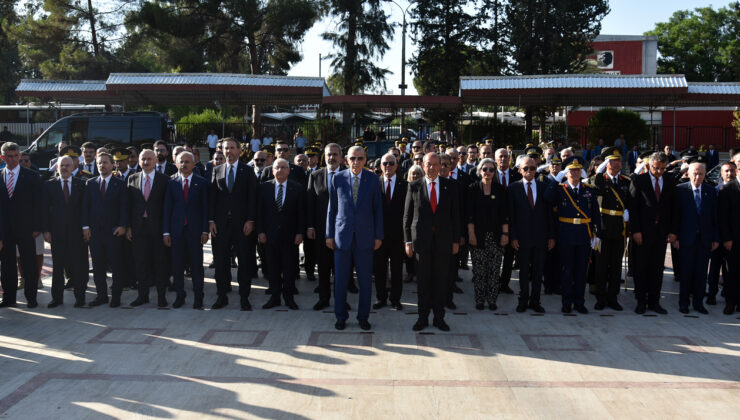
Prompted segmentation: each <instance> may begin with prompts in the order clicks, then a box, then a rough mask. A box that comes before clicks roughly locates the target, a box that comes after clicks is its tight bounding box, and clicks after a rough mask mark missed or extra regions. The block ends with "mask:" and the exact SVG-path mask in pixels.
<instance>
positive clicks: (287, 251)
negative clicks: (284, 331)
mask: <svg viewBox="0 0 740 420" xmlns="http://www.w3.org/2000/svg"><path fill="white" fill-rule="evenodd" d="M297 250H298V246H296V245H294V244H293V243H292V242H290V243H287V244H281V243H273V244H266V245H265V252H266V253H267V264H268V265H269V267H270V276H269V277H270V290H272V297H271V300H272V299H275V300H280V296H281V295H282V296H283V299H284V300H285V302H291V301H293V290H294V289H295V264H294V261H293V256H294V253H295V252H297Z"/></svg>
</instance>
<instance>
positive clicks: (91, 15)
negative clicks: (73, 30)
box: [87, 0, 100, 57]
mask: <svg viewBox="0 0 740 420" xmlns="http://www.w3.org/2000/svg"><path fill="white" fill-rule="evenodd" d="M87 18H88V20H89V21H90V36H91V38H92V46H93V54H94V55H95V57H98V56H99V55H100V46H99V45H98V34H97V31H96V30H95V11H94V10H93V6H92V0H87Z"/></svg>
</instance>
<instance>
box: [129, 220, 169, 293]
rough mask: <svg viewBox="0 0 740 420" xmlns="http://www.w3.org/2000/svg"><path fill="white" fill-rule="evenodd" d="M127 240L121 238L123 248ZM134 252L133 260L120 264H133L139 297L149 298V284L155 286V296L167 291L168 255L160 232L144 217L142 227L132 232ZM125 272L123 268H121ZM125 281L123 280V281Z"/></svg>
mask: <svg viewBox="0 0 740 420" xmlns="http://www.w3.org/2000/svg"><path fill="white" fill-rule="evenodd" d="M125 242H128V241H127V240H123V241H122V244H121V247H122V248H124V249H125V247H126V244H125ZM131 245H132V250H133V253H134V260H133V261H123V264H122V266H126V265H134V272H135V273H136V284H137V286H138V290H139V298H141V299H145V300H148V299H149V286H150V285H153V286H155V287H156V288H157V296H164V295H165V294H166V293H167V280H168V279H169V273H170V272H171V271H172V270H171V269H170V266H169V264H170V256H169V255H167V254H168V252H167V248H166V247H165V246H164V242H163V241H162V232H159V231H158V230H156V229H154V228H153V227H152V222H151V221H150V220H148V219H147V218H145V219H144V221H143V225H142V228H141V229H139V230H137V231H136V232H133V237H132V240H131ZM123 270H124V272H125V268H124V269H123ZM124 283H125V281H124Z"/></svg>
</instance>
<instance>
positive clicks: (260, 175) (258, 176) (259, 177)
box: [257, 169, 262, 179]
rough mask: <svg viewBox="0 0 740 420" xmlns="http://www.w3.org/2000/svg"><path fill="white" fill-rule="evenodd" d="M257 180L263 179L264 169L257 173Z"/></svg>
mask: <svg viewBox="0 0 740 420" xmlns="http://www.w3.org/2000/svg"><path fill="white" fill-rule="evenodd" d="M257 179H262V169H260V170H258V171H257Z"/></svg>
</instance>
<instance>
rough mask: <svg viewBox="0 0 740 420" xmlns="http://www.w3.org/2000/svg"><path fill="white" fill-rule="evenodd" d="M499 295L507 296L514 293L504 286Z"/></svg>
mask: <svg viewBox="0 0 740 420" xmlns="http://www.w3.org/2000/svg"><path fill="white" fill-rule="evenodd" d="M501 293H505V294H507V295H513V294H514V291H513V290H511V287H509V286H504V287H502V288H501Z"/></svg>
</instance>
